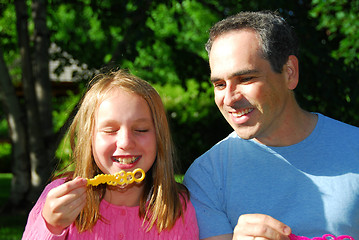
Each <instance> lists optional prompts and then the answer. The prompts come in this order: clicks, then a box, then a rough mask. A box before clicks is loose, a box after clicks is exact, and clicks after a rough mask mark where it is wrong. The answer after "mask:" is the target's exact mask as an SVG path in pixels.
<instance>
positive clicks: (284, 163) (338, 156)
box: [184, 114, 359, 239]
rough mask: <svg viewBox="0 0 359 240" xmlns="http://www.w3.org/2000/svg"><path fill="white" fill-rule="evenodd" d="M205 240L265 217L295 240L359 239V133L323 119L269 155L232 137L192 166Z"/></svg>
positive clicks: (189, 177)
mask: <svg viewBox="0 0 359 240" xmlns="http://www.w3.org/2000/svg"><path fill="white" fill-rule="evenodd" d="M184 184H185V185H186V186H187V187H188V189H189V191H190V192H191V201H192V203H193V205H194V206H195V209H196V214H197V220H198V224H199V229H200V238H206V237H211V236H217V235H222V234H227V233H233V229H234V227H235V226H236V224H237V221H238V217H239V216H240V215H242V214H250V213H261V214H267V215H270V216H272V217H274V218H275V219H277V220H279V221H281V222H283V223H285V224H287V225H288V226H290V227H291V228H292V232H293V233H294V234H296V235H301V236H306V237H310V238H313V237H318V236H322V235H324V234H329V233H330V234H333V235H337V236H339V235H344V234H346V235H351V236H353V237H354V238H355V239H357V238H358V239H359V128H357V127H354V126H351V125H348V124H345V123H342V122H339V121H336V120H333V119H331V118H328V117H325V116H323V115H321V114H318V123H317V125H316V127H315V129H314V131H313V132H312V133H311V135H310V136H309V137H307V138H306V139H305V140H303V141H302V142H299V143H297V144H294V145H291V146H287V147H268V146H265V145H263V144H260V143H258V142H256V141H254V140H244V139H241V138H239V137H238V135H237V134H236V133H235V132H233V133H231V134H230V135H229V136H228V137H227V138H225V139H223V140H222V141H221V142H219V143H217V144H216V145H215V146H213V147H212V148H211V149H210V150H209V151H208V152H206V153H205V154H203V155H202V156H200V157H199V158H198V159H196V161H195V162H194V163H193V164H192V165H191V166H190V168H189V169H188V171H187V173H186V174H185V178H184Z"/></svg>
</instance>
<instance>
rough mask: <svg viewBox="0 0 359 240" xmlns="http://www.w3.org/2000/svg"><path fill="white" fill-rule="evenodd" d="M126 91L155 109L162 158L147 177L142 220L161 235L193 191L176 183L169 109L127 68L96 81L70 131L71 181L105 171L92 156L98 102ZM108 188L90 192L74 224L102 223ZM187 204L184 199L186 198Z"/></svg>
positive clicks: (83, 226)
mask: <svg viewBox="0 0 359 240" xmlns="http://www.w3.org/2000/svg"><path fill="white" fill-rule="evenodd" d="M115 88H121V89H123V90H126V91H129V92H131V93H134V94H137V95H139V96H141V97H142V98H144V99H145V100H146V102H147V104H148V106H149V108H150V110H151V114H152V118H153V122H154V126H155V130H156V142H157V156H156V160H155V162H154V164H153V165H152V167H151V169H150V170H149V171H148V172H147V174H146V178H145V187H144V192H143V195H142V197H141V200H140V207H139V216H140V217H141V218H143V225H146V230H147V231H149V230H150V229H151V228H152V227H153V225H154V224H156V226H157V230H158V232H161V231H162V230H164V229H166V230H170V229H171V228H172V227H173V226H174V224H175V221H176V220H177V219H178V218H179V217H181V216H182V217H183V208H182V203H181V202H183V204H184V208H186V200H187V199H188V198H189V193H188V190H187V189H186V188H185V187H184V186H183V185H181V184H178V183H176V181H175V179H174V170H173V160H174V159H173V158H174V147H173V144H172V139H171V135H170V130H169V126H168V121H167V116H166V111H165V108H164V106H163V103H162V100H161V97H160V96H159V94H158V93H157V91H156V90H155V89H154V88H153V87H152V86H151V85H150V84H149V83H147V82H146V81H144V80H142V79H140V78H138V77H136V76H134V75H132V74H130V73H128V72H125V71H123V70H118V71H114V72H110V73H108V74H99V75H97V76H96V77H95V78H94V79H93V80H92V81H91V82H90V88H89V90H88V91H87V93H86V94H85V96H84V97H83V99H82V102H81V106H80V108H79V110H78V112H77V114H76V116H75V118H74V120H73V122H72V124H71V126H70V128H69V132H68V135H69V138H70V144H71V149H72V153H73V154H72V156H71V159H72V162H73V164H74V165H75V171H74V174H73V176H72V178H75V177H77V176H81V177H83V178H92V177H94V176H95V175H97V174H100V173H102V172H101V170H100V169H99V168H98V167H97V165H96V163H95V161H94V158H93V155H92V141H91V139H92V137H93V129H94V124H95V112H96V110H97V108H98V106H99V104H100V103H101V102H102V101H103V99H104V98H105V97H106V96H107V94H109V92H110V91H111V90H112V89H115ZM105 191H106V186H105V185H99V186H97V187H90V188H88V190H87V203H86V206H85V207H84V209H83V210H82V211H81V212H80V214H79V216H78V217H77V219H76V221H75V224H76V227H77V229H78V231H79V232H83V231H86V230H91V229H92V227H93V226H94V225H95V224H96V222H97V221H98V220H103V221H105V220H106V219H102V217H101V215H100V212H99V205H100V202H101V200H102V198H103V197H104V195H105ZM180 198H182V200H183V201H181V199H180Z"/></svg>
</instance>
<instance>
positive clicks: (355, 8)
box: [309, 0, 359, 66]
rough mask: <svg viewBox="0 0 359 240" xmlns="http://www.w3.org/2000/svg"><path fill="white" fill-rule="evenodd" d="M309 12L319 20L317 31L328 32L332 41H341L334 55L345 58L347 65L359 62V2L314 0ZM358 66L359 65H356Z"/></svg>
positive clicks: (352, 0) (355, 0) (356, 0)
mask: <svg viewBox="0 0 359 240" xmlns="http://www.w3.org/2000/svg"><path fill="white" fill-rule="evenodd" d="M312 4H313V9H312V10H311V11H310V12H309V13H310V15H311V16H312V17H313V18H316V19H318V20H319V24H318V26H317V29H324V30H326V34H327V35H328V39H329V40H330V41H339V46H338V48H337V49H333V51H332V54H333V57H335V58H336V59H338V58H344V61H345V63H346V64H350V63H353V61H354V62H358V60H359V31H358V29H359V1H358V0H340V1H338V0H327V1H321V0H313V1H312ZM355 65H356V66H358V64H355Z"/></svg>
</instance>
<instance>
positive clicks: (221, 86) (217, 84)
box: [213, 83, 226, 89]
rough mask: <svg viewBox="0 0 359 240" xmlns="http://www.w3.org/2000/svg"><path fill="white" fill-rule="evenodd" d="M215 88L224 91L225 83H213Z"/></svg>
mask: <svg viewBox="0 0 359 240" xmlns="http://www.w3.org/2000/svg"><path fill="white" fill-rule="evenodd" d="M213 86H214V87H215V88H217V89H223V88H225V87H226V84H225V83H213Z"/></svg>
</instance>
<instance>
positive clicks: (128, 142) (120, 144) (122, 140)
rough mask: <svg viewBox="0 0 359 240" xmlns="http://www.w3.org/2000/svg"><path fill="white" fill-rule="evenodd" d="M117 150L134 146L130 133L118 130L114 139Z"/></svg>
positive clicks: (125, 130)
mask: <svg viewBox="0 0 359 240" xmlns="http://www.w3.org/2000/svg"><path fill="white" fill-rule="evenodd" d="M116 145H117V148H122V149H130V148H132V147H133V146H134V145H135V141H134V137H133V135H132V132H131V131H130V130H127V129H120V130H119V131H118V133H117V139H116Z"/></svg>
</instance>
